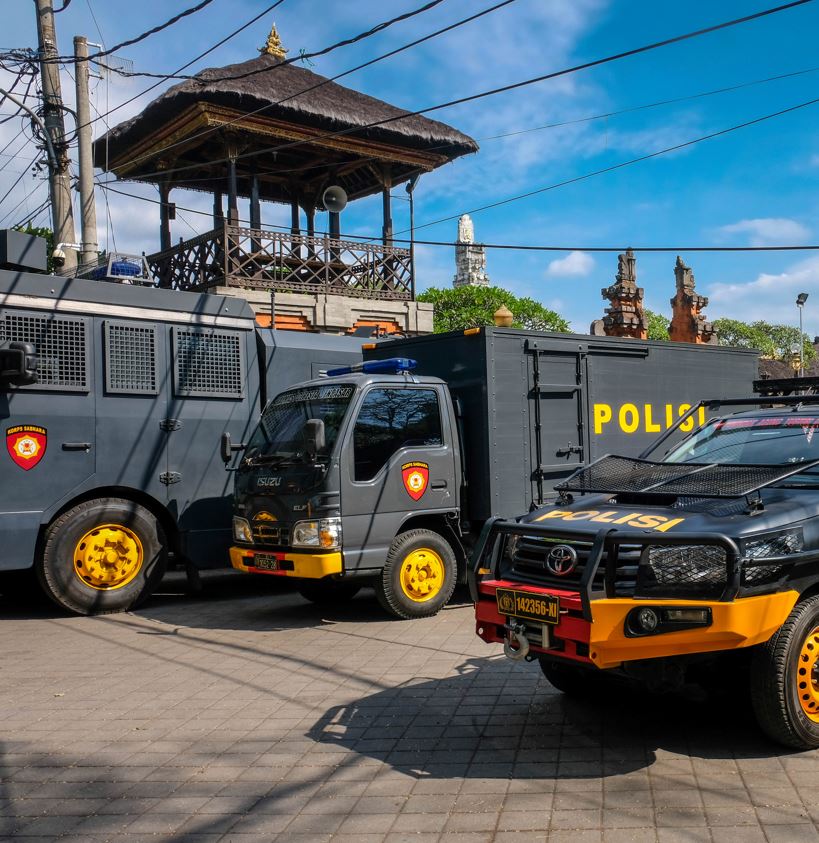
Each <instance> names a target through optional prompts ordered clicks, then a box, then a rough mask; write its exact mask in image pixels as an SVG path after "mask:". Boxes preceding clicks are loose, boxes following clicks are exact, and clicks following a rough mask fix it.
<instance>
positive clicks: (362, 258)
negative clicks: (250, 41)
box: [94, 27, 478, 334]
mask: <svg viewBox="0 0 819 843" xmlns="http://www.w3.org/2000/svg"><path fill="white" fill-rule="evenodd" d="M285 54H286V51H285V50H284V49H283V48H282V46H281V42H280V40H279V37H278V35H277V33H276V30H275V27H274V28H273V31H272V32H271V34H270V37H269V38H268V41H267V44H266V45H265V47H264V48H263V49H262V51H261V55H259V56H258V57H257V58H254V59H252V60H250V61H246V62H243V63H240V64H233V65H228V66H226V67H221V68H210V69H207V70H203V71H201V72H200V73H197V74H196V76H195V77H193V78H192V79H188V80H185V81H184V82H182V83H180V84H177V85H174V86H173V87H171V88H169V89H168V90H167V91H165V93H163V94H162V95H161V96H159V97H157V99H155V100H154V101H153V102H151V103H150V104H149V105H148V106H147V107H146V108H145V109H144V111H142V112H141V113H140V114H138V115H137V116H136V117H134V118H132V119H131V120H128V121H127V122H125V123H122V124H120V125H118V126H116V127H115V128H113V129H111V130H110V131H109V132H108V133H107V134H106V135H104V136H103V137H101V138H99V139H98V140H97V141H96V142H95V144H94V158H95V163H96V165H97V166H98V167H101V168H102V169H105V170H107V171H110V172H112V173H114V174H115V175H116V176H117V178H118V179H121V180H127V181H140V182H149V183H152V184H155V185H157V187H158V189H159V194H160V205H159V210H160V221H159V243H160V248H159V251H158V252H156V253H155V254H152V255H149V256H148V265H149V267H150V271H151V273H152V274H153V276H154V279H155V281H156V283H158V284H159V285H160V286H162V287H169V288H175V289H180V290H200V291H201V290H207V291H212V292H220V293H231V294H233V295H240V296H243V297H245V298H247V299H248V300H249V301H250V303H251V305H252V306H253V307H254V309H256V312H257V314H258V315H259V321H260V322H262V323H263V324H267V323H268V322H269V319H270V315H269V314H270V310H271V302H272V301H275V324H276V325H277V326H278V327H288V328H301V329H303V330H326V331H349V330H352V329H354V328H356V327H360V326H367V325H381V326H382V327H383V328H385V329H387V330H392V331H402V332H406V333H410V334H414V333H419V332H425V331H428V330H431V329H432V317H431V311H430V309H429V308H430V306H429V305H421V304H420V303H416V302H415V301H414V299H415V278H414V277H413V272H414V266H413V260H412V254H411V251H412V250H411V249H410V248H405V245H406V244H401V247H399V246H398V245H396V244H395V243H394V242H393V223H392V210H391V194H390V191H391V189H393V188H395V187H396V186H398V185H401V184H403V183H407V182H410V181H411V180H414V179H416V178H417V177H418V176H419V175H421V174H423V173H428V172H431V171H432V170H434V169H436V168H437V167H440V166H441V165H443V164H446V163H448V162H450V161H452V160H453V159H455V158H458V157H459V156H461V155H465V154H468V153H472V152H475V151H477V148H478V145H477V144H476V143H475V141H474V140H472V138H470V137H467V136H466V135H464V134H462V133H461V132H459V131H457V130H456V129H453V128H452V127H450V126H447V125H445V124H444V123H439V122H437V121H435V120H429V119H427V118H426V117H422V116H420V115H411V114H409V113H408V112H406V111H404V110H402V109H399V108H396V107H395V106H392V105H389V104H388V103H386V102H382V101H381V100H378V99H375V98H373V97H370V96H367V95H366V94H362V93H359V92H357V91H353V90H351V89H350V88H346V87H343V86H342V85H338V84H336V83H335V82H331V81H329V80H328V79H326V78H324V77H323V76H319V75H317V74H315V73H313V72H311V71H309V70H307V69H305V68H304V67H301V66H299V65H298V64H297V63H296V62H294V61H287V60H286V57H285ZM330 187H335V188H341V191H338V190H335V191H330V195H329V197H328V195H327V190H328V188H330ZM174 188H185V189H188V190H197V191H204V192H207V193H209V194H212V196H213V225H212V227H211V229H210V230H209V231H205V232H204V233H202V234H200V235H199V236H198V237H193V238H191V239H189V240H180V241H179V242H177V243H174V242H171V226H170V221H171V219H172V218H173V215H174V208H175V206H174V204H173V202H172V199H171V197H172V191H173V190H174ZM342 191H343V192H342ZM345 194H346V198H347V200H348V201H350V202H353V201H355V200H357V199H361V198H363V197H365V196H370V195H373V194H380V195H381V196H382V198H383V201H382V206H383V221H382V225H381V231H380V233H379V232H377V229H376V231H375V232H374V236H373V238H372V239H370V240H366V239H363V238H361V239H359V238H351V237H348V238H346V239H345V237H344V235H343V232H342V220H343V218H344V215H343V213H339V212H338V210H340V206H341V205H343V204H344V198H345ZM262 202H279V203H284V204H286V205H288V206H289V207H290V226H289V228H286V227H285V228H283V229H282V230H276V231H272V230H267V229H266V228H265V227H263V226H262V214H261V203H262ZM245 203H247V204H245ZM325 205H326V206H328V207H325ZM242 206H244V207H242ZM245 209H246V210H245ZM334 209H336V210H334ZM317 211H318V212H323V211H328V214H327V216H326V217H325V216H322V217H320V219H321V220H322V222H323V223H324V225H323V227H324V228H326V231H324V232H322V233H319V231H318V230H317V226H316V212H317Z"/></svg>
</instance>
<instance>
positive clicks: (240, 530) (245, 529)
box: [233, 515, 253, 544]
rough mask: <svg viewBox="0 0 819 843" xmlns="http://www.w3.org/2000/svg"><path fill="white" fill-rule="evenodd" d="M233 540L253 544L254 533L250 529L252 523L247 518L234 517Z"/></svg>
mask: <svg viewBox="0 0 819 843" xmlns="http://www.w3.org/2000/svg"><path fill="white" fill-rule="evenodd" d="M233 538H234V539H235V540H236V541H237V542H244V543H245V544H253V531H252V530H251V529H250V522H249V521H248V520H247V518H239V517H238V516H237V515H234V516H233Z"/></svg>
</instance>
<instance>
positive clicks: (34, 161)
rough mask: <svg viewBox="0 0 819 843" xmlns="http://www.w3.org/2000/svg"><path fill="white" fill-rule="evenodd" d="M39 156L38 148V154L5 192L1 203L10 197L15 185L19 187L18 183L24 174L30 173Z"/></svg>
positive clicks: (0, 200)
mask: <svg viewBox="0 0 819 843" xmlns="http://www.w3.org/2000/svg"><path fill="white" fill-rule="evenodd" d="M39 157H40V152H39V150H38V151H37V154H36V155H35V156H34V158H32V159H31V163H30V164H29V165H28V167H26V169H25V170H23V171H22V172H21V173H20V175H19V176H17V178H16V179H15V180H14V184H13V185H12V186H11V187H10V188H9V189H8V190H7V191H6V192H5V193H4V194H3V198H2V199H0V205H2V204H3V202H5V201H6V199H8V198H9V194H10V193H11V192H12V191H13V190H14V188H15V187H17V185H18V184H20V182H21V181H22V180H23V176H25V175H26V173H28V172H29V170H30V169H31V168H32V167H33V166H34V165H35V164H36V163H37V159H38V158H39Z"/></svg>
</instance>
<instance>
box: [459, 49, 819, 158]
mask: <svg viewBox="0 0 819 843" xmlns="http://www.w3.org/2000/svg"><path fill="white" fill-rule="evenodd" d="M817 71H819V66H817V67H808V68H805V69H804V70H794V71H791V72H790V73H780V74H777V75H776V76H766V77H765V78H764V79H753V80H751V81H750V82H740V83H738V84H736V85H728V86H726V87H724V88H714V89H712V90H710V91H700V92H699V93H696V94H686V95H684V96H680V97H671V98H670V99H664V100H656V101H655V102H648V103H643V104H642V105H633V106H629V107H628V108H620V109H617V110H616V111H605V112H603V113H602V114H593V115H591V116H589V117H576V118H574V119H572V120H562V121H560V122H558V123H545V124H544V125H542V126H530V127H529V128H527V129H517V130H515V131H513V132H504V133H503V134H500V135H488V136H487V137H484V138H476V140H478V141H479V142H480V143H483V142H484V141H490V140H500V139H501V138H512V137H515V136H517V135H526V134H529V133H530V132H540V131H543V130H544V129H559V128H562V127H563V126H574V125H576V124H577V123H590V122H592V121H593V120H605V119H608V118H609V117H620V116H621V115H623V114H633V113H634V112H635V111H646V110H648V109H650V108H659V107H661V106H664V105H674V104H676V103H678V102H688V101H690V100H697V99H703V98H705V97H713V96H716V95H717V94H727V93H731V92H732V91H739V90H742V89H743V88H752V87H754V86H755V85H764V84H766V83H767V82H778V81H780V80H782V79H791V78H793V77H795V76H804V75H806V74H808V73H816V72H817Z"/></svg>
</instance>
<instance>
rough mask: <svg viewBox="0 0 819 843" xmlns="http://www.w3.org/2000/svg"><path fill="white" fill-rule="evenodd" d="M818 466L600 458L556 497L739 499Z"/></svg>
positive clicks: (814, 462)
mask: <svg viewBox="0 0 819 843" xmlns="http://www.w3.org/2000/svg"><path fill="white" fill-rule="evenodd" d="M817 465H819V460H812V461H811V462H806V463H798V464H796V465H794V464H791V463H787V464H785V465H734V464H731V463H661V462H650V461H648V460H641V459H634V458H633V457H619V456H612V455H606V456H605V457H600V459H598V460H595V461H594V462H593V463H590V464H589V465H587V466H586V467H585V468H581V469H579V470H578V471H576V472H575V473H574V474H573V475H572V476H571V477H569V478H568V479H566V480H564V481H563V482H562V483H558V484H557V485H556V486H555V489H556V490H557V491H558V492H583V493H586V494H590V493H608V494H629V493H632V494H634V493H637V494H641V495H684V496H687V497H695V498H741V497H746V496H747V495H750V494H751V493H752V492H756V491H759V489H764V488H765V487H766V486H770V485H771V484H773V483H777V482H778V481H780V480H784V479H785V478H786V477H790V476H791V475H793V474H799V473H800V472H803V471H805V470H806V469H808V468H814V467H815V466H817Z"/></svg>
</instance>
